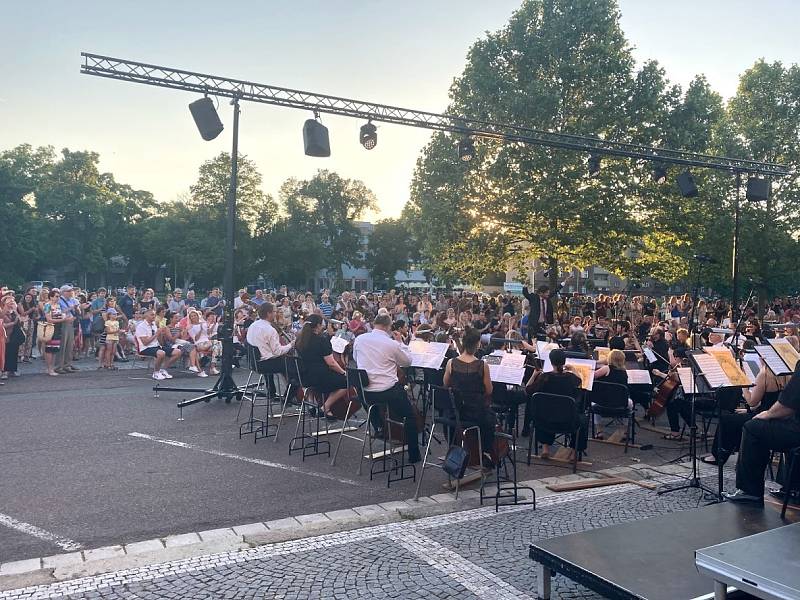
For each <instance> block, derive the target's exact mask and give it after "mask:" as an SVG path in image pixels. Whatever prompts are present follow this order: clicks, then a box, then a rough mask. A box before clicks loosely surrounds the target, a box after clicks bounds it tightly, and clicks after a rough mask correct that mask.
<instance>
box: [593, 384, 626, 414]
mask: <svg viewBox="0 0 800 600" xmlns="http://www.w3.org/2000/svg"><path fill="white" fill-rule="evenodd" d="M589 401H590V402H592V403H594V404H596V405H597V406H598V407H600V408H608V409H614V410H623V409H626V408H628V386H626V385H622V384H621V383H612V382H610V381H598V380H595V382H594V384H593V385H592V391H591V394H590V397H589Z"/></svg>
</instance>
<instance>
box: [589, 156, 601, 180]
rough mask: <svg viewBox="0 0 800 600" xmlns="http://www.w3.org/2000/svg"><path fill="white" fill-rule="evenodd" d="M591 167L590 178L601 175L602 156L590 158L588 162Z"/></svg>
mask: <svg viewBox="0 0 800 600" xmlns="http://www.w3.org/2000/svg"><path fill="white" fill-rule="evenodd" d="M586 162H587V164H588V165H589V177H597V176H598V175H600V155H599V154H592V155H590V156H589V160H588V161H586Z"/></svg>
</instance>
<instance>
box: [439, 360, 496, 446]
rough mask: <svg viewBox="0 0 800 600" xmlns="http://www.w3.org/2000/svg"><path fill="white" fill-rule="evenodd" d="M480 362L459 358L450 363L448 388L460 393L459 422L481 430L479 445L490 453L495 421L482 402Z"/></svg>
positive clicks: (481, 368)
mask: <svg viewBox="0 0 800 600" xmlns="http://www.w3.org/2000/svg"><path fill="white" fill-rule="evenodd" d="M483 369H484V362H483V361H482V360H473V361H472V362H465V361H463V360H461V359H460V358H453V359H452V360H451V361H450V387H452V388H453V390H455V391H456V392H459V393H460V396H459V397H460V398H461V399H462V401H463V405H462V406H461V420H462V421H464V422H466V424H467V425H469V424H470V423H474V424H476V425H478V427H479V428H480V430H481V445H482V447H483V451H484V452H490V451H491V449H492V444H493V443H494V425H495V422H496V421H497V418H496V417H495V414H494V411H492V409H491V408H489V407H488V406H486V402H485V400H484V392H485V390H484V387H483Z"/></svg>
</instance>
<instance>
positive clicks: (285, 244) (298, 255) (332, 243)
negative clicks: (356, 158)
mask: <svg viewBox="0 0 800 600" xmlns="http://www.w3.org/2000/svg"><path fill="white" fill-rule="evenodd" d="M280 204H281V209H282V212H283V213H284V216H283V217H282V218H280V219H279V220H278V222H277V223H276V225H275V227H274V229H273V230H272V232H271V233H270V234H269V235H266V236H265V240H264V241H265V250H266V257H265V259H264V261H263V268H264V270H265V272H267V273H269V274H270V275H271V276H272V278H273V280H274V281H279V282H281V283H283V282H287V283H290V284H293V285H301V286H302V285H306V284H307V283H308V279H309V277H310V276H312V275H313V273H314V272H315V271H317V270H319V269H326V270H327V271H328V273H329V274H330V275H331V276H333V277H334V278H335V281H336V282H337V284H338V285H341V282H342V280H343V274H342V264H347V265H350V266H359V265H360V264H361V261H362V253H363V252H362V251H363V249H362V247H361V234H360V232H359V230H358V228H357V227H356V226H355V224H354V222H355V221H356V220H357V219H359V218H361V217H362V215H363V214H364V212H366V211H367V210H370V209H374V208H375V207H376V200H375V195H374V194H373V193H372V192H371V191H370V190H369V189H367V187H366V186H365V185H364V184H363V183H362V182H361V181H358V180H353V179H345V178H343V177H341V176H339V175H337V174H336V173H332V172H330V171H326V170H320V171H318V172H317V174H316V175H314V177H312V178H311V179H309V180H306V181H298V180H296V179H289V180H287V181H286V182H285V183H284V184H283V186H282V187H281V191H280Z"/></svg>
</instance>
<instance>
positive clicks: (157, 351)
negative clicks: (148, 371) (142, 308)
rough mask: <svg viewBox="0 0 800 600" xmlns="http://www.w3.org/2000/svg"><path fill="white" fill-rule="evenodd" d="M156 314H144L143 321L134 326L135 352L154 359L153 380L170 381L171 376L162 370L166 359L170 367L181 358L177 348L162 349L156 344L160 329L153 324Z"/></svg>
mask: <svg viewBox="0 0 800 600" xmlns="http://www.w3.org/2000/svg"><path fill="white" fill-rule="evenodd" d="M155 318H156V312H155V311H154V310H152V309H150V310H148V311H147V312H145V314H144V320H143V321H142V322H141V323H139V324H138V325H137V326H136V332H135V334H134V335H135V337H136V350H137V353H138V354H139V355H140V356H152V357H153V358H154V359H155V364H154V365H153V379H155V380H158V381H161V380H162V379H172V375H170V374H169V372H168V371H167V370H166V369H162V368H161V366H162V364H164V361H165V359H166V366H167V367H171V366H172V365H174V364H175V361H177V360H178V359H179V358H180V357H181V352H180V350H179V349H177V348H172V347H171V346H170V347H168V348H164V347H162V346H160V345H159V343H158V334H159V332H160V329H159V328H158V327H156V324H155Z"/></svg>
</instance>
